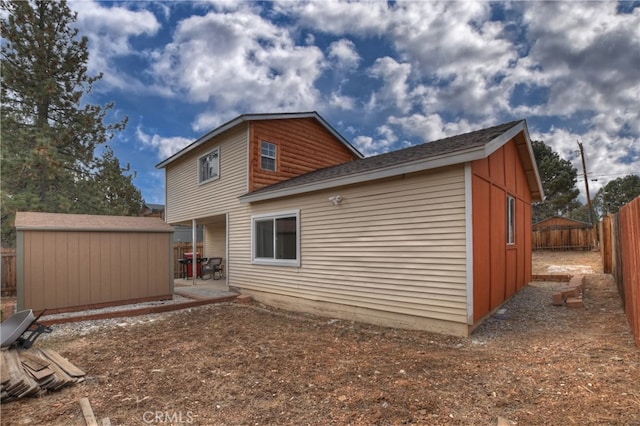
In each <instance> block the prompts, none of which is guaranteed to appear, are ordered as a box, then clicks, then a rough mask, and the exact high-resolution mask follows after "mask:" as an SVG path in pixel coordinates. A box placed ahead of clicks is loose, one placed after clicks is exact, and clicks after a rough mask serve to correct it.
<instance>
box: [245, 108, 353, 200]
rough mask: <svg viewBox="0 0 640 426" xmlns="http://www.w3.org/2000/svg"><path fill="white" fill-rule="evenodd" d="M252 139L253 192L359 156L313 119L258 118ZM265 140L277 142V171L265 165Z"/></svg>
mask: <svg viewBox="0 0 640 426" xmlns="http://www.w3.org/2000/svg"><path fill="white" fill-rule="evenodd" d="M249 140H250V144H249V146H250V148H249V149H250V154H249V158H250V167H249V189H250V190H251V191H255V190H256V189H260V188H262V187H264V186H267V185H272V184H274V183H277V182H280V181H283V180H287V179H291V178H292V177H295V176H299V175H302V174H304V173H308V172H310V171H313V170H317V169H320V168H323V167H328V166H333V165H336V164H342V163H346V162H347V161H351V160H355V159H356V156H355V155H354V154H353V152H351V151H350V150H349V149H348V148H347V147H346V146H344V144H343V143H342V142H340V141H339V140H338V139H337V138H336V137H335V136H333V135H332V134H331V133H330V132H328V131H327V129H326V128H325V127H324V126H322V125H321V124H320V123H318V122H317V121H316V120H315V119H313V118H297V119H283V120H265V121H254V122H252V123H251V126H250V135H249ZM262 141H266V142H270V143H272V144H275V145H277V151H278V153H277V167H276V168H277V170H276V171H275V172H273V171H269V170H263V169H262V168H261V164H260V154H261V151H260V143H261V142H262Z"/></svg>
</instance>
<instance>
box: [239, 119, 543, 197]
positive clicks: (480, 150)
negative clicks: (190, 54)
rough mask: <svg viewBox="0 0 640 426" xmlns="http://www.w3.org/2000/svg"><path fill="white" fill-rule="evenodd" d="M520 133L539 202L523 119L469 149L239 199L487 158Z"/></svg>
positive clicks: (300, 191)
mask: <svg viewBox="0 0 640 426" xmlns="http://www.w3.org/2000/svg"><path fill="white" fill-rule="evenodd" d="M520 133H522V134H523V135H524V142H525V143H524V145H525V147H526V152H525V153H524V155H523V153H522V152H521V151H520V148H519V149H518V154H519V155H520V158H521V161H523V164H524V169H525V174H526V176H527V181H528V183H529V187H530V188H531V197H532V200H533V201H542V199H543V197H544V191H543V189H542V183H541V181H540V176H539V175H538V169H537V167H536V164H535V157H534V156H533V149H532V147H531V140H530V139H529V131H528V129H527V123H526V121H525V120H522V121H519V122H518V123H516V124H515V125H514V126H513V127H511V128H509V129H508V130H507V131H505V132H503V133H502V134H500V135H499V136H497V137H495V138H493V139H492V140H491V141H489V142H487V143H486V144H484V145H482V146H479V147H475V148H470V149H467V150H462V151H454V152H450V153H447V154H444V155H441V156H436V157H430V158H428V159H422V160H417V161H413V162H409V163H403V164H400V165H397V166H392V167H387V168H382V169H376V170H370V171H367V172H362V173H356V174H353V175H348V176H344V177H337V178H334V179H327V180H323V181H321V182H314V183H309V184H305V185H299V186H295V187H291V188H283V189H280V190H274V191H268V192H264V193H260V192H258V193H256V194H251V193H249V194H245V195H243V196H241V197H239V200H240V202H243V203H253V202H258V201H266V200H272V199H276V198H282V197H288V196H292V195H299V194H303V193H306V192H312V191H320V190H323V189H331V188H336V187H339V186H345V185H352V184H357V183H363V182H367V181H371V180H376V179H383V178H387V177H393V176H398V175H402V174H407V173H415V172H420V171H426V170H431V169H435V168H438V167H446V166H452V165H455V164H463V163H466V162H471V161H475V160H480V159H483V158H487V157H489V156H490V155H491V154H493V153H494V152H495V151H497V150H498V149H499V148H500V147H501V146H503V145H504V144H506V143H507V142H508V141H510V140H511V139H513V138H515V137H516V136H517V135H518V134H520Z"/></svg>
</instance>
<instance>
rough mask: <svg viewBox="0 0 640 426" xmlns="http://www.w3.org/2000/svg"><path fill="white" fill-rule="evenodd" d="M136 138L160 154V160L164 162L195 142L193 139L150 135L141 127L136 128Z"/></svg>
mask: <svg viewBox="0 0 640 426" xmlns="http://www.w3.org/2000/svg"><path fill="white" fill-rule="evenodd" d="M136 136H137V137H138V139H139V140H140V142H142V145H143V146H145V147H148V148H151V149H153V150H156V151H157V152H158V158H160V159H161V160H164V159H166V158H169V157H170V156H172V155H173V154H175V153H176V152H178V151H180V150H181V149H182V148H184V147H186V146H187V145H189V144H190V143H192V142H193V139H188V138H183V137H180V136H174V137H163V136H160V135H148V134H146V133H145V132H144V131H142V129H141V128H140V126H138V127H137V128H136Z"/></svg>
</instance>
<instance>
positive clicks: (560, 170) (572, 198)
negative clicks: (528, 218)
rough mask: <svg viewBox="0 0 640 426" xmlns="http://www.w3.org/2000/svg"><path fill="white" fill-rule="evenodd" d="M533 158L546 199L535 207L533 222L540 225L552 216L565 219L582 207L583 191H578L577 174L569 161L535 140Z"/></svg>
mask: <svg viewBox="0 0 640 426" xmlns="http://www.w3.org/2000/svg"><path fill="white" fill-rule="evenodd" d="M531 145H532V147H533V155H534V157H535V159H536V163H537V165H538V172H539V173H540V180H541V181H542V188H543V189H544V194H545V200H544V201H543V202H540V203H536V204H534V205H533V221H534V222H539V221H541V220H544V219H547V218H549V217H553V216H566V215H567V213H569V212H570V211H572V210H574V209H577V208H579V207H580V206H581V205H582V204H581V203H580V201H578V195H579V194H580V190H578V188H576V182H577V181H578V171H577V170H576V168H575V167H573V166H572V165H571V162H569V161H568V160H565V159H562V158H560V156H559V155H558V153H557V152H555V151H554V150H553V149H552V148H551V147H549V146H548V145H546V144H545V143H544V142H541V141H533V142H532V143H531Z"/></svg>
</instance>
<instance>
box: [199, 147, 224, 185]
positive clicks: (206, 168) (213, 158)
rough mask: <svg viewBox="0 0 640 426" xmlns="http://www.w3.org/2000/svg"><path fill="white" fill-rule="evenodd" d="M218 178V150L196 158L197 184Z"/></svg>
mask: <svg viewBox="0 0 640 426" xmlns="http://www.w3.org/2000/svg"><path fill="white" fill-rule="evenodd" d="M219 177H220V148H216V149H214V150H213V151H210V152H208V153H206V154H205V155H203V156H202V157H200V158H198V182H199V183H206V182H209V181H212V180H216V179H218V178H219Z"/></svg>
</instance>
